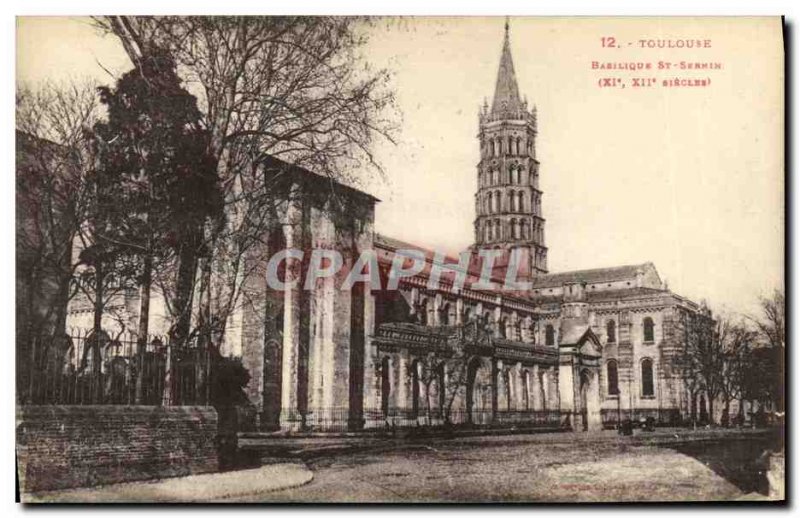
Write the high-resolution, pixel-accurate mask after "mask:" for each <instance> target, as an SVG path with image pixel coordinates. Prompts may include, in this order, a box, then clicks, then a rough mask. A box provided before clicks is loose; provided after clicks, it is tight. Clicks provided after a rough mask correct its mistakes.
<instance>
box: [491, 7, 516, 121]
mask: <svg viewBox="0 0 800 518" xmlns="http://www.w3.org/2000/svg"><path fill="white" fill-rule="evenodd" d="M521 108H522V100H521V99H520V97H519V87H518V86H517V76H516V74H515V73H514V61H513V59H511V38H510V36H509V23H508V17H506V23H505V37H504V38H503V50H502V51H501V53H500V67H499V68H498V70H497V82H496V83H495V88H494V99H493V100H492V114H499V113H502V112H518V111H520V110H521Z"/></svg>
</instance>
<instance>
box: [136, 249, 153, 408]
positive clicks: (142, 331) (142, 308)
mask: <svg viewBox="0 0 800 518" xmlns="http://www.w3.org/2000/svg"><path fill="white" fill-rule="evenodd" d="M152 277H153V258H152V257H151V256H150V255H146V256H145V258H144V271H143V272H142V283H141V294H140V296H139V333H138V335H139V336H138V343H137V344H136V362H137V369H136V396H135V398H136V399H135V401H136V404H137V405H141V404H142V403H143V402H142V396H143V392H144V357H145V352H146V349H147V336H148V334H149V332H150V285H151V284H152Z"/></svg>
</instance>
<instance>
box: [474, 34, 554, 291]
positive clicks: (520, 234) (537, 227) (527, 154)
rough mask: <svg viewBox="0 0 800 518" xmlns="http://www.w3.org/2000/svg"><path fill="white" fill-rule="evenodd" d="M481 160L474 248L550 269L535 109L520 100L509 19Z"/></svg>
mask: <svg viewBox="0 0 800 518" xmlns="http://www.w3.org/2000/svg"><path fill="white" fill-rule="evenodd" d="M478 121H479V132H478V139H479V141H480V162H479V163H478V171H477V172H478V192H477V193H476V194H475V215H476V217H475V244H474V245H473V247H472V248H473V249H487V248H495V249H500V250H504V251H507V252H510V251H512V250H514V249H523V250H525V251H527V252H528V259H527V260H528V261H529V263H528V264H526V265H525V266H526V270H527V272H528V274H529V275H530V276H535V275H538V274H541V273H547V247H545V245H544V222H545V220H544V218H543V217H542V191H540V190H539V161H538V160H536V133H537V130H536V107H535V106H534V107H532V108H531V109H528V101H527V99H525V100H523V99H521V98H520V94H519V87H518V86H517V77H516V74H515V73H514V61H513V60H512V59H511V43H510V36H509V27H508V21H506V25H505V37H504V39H503V49H502V51H501V54H500V67H499V68H498V71H497V82H496V84H495V89H494V98H493V99H492V104H491V107H490V106H489V104H488V103H487V102H486V101H485V100H484V103H483V107H482V108H481V110H480V113H479V114H478Z"/></svg>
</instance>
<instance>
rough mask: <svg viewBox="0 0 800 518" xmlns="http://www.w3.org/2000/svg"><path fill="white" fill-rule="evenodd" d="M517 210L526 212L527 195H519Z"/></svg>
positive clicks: (519, 193)
mask: <svg viewBox="0 0 800 518" xmlns="http://www.w3.org/2000/svg"><path fill="white" fill-rule="evenodd" d="M517 210H518V211H520V212H525V194H524V193H523V192H522V191H519V192H518V193H517Z"/></svg>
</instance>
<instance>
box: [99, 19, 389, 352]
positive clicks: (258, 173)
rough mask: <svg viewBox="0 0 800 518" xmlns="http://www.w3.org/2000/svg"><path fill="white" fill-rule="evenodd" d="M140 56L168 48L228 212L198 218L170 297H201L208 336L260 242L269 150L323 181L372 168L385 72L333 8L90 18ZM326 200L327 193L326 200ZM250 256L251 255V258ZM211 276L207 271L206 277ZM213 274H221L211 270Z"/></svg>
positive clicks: (267, 207) (385, 93)
mask: <svg viewBox="0 0 800 518" xmlns="http://www.w3.org/2000/svg"><path fill="white" fill-rule="evenodd" d="M96 22H97V24H98V25H99V26H100V27H102V28H103V29H104V30H106V31H108V32H110V33H112V34H114V35H116V36H117V37H118V38H119V40H120V41H121V42H122V45H123V47H124V48H125V50H126V52H127V53H128V55H129V57H130V58H131V61H132V62H133V63H134V64H135V65H136V66H140V64H141V62H142V58H143V56H145V55H146V54H148V53H150V52H152V51H153V49H165V50H167V51H169V52H170V53H171V54H172V56H173V58H174V59H175V61H176V62H177V64H178V67H179V73H180V74H181V75H182V77H183V78H184V80H185V82H186V84H187V88H188V89H189V90H190V91H191V92H192V93H195V94H196V95H197V97H198V100H199V103H198V104H199V107H200V110H201V112H202V124H203V126H204V127H205V129H206V130H207V131H208V133H209V135H210V138H209V139H208V150H207V154H208V155H209V156H210V157H212V160H213V161H214V163H215V164H216V168H217V173H218V176H219V178H220V180H221V184H222V188H223V192H224V197H225V202H226V208H227V213H228V214H229V217H228V218H227V221H226V225H225V226H224V227H222V228H206V231H205V236H204V240H203V246H204V247H207V248H208V249H210V250H212V251H213V252H212V253H211V254H210V257H211V258H210V259H208V260H205V261H202V263H201V264H200V265H199V267H200V270H201V275H200V279H201V281H200V285H199V287H195V286H194V279H195V278H196V276H189V275H187V277H186V278H187V279H189V280H190V282H188V283H186V284H185V285H184V284H181V283H179V284H178V285H177V286H176V287H175V289H174V291H175V298H187V297H188V298H192V297H193V296H195V295H193V294H195V293H196V297H197V298H198V299H199V301H200V314H199V315H198V319H197V321H198V322H201V323H202V324H201V325H202V326H204V327H205V328H206V330H205V331H204V332H208V333H209V335H211V336H213V338H214V339H215V340H219V339H220V337H221V336H222V334H223V333H224V329H225V325H226V322H227V320H228V316H229V315H230V313H231V311H233V309H234V308H235V307H236V306H237V303H238V302H239V301H240V298H241V293H242V289H241V288H242V286H244V285H246V283H247V282H248V275H251V274H252V272H253V269H252V268H251V267H250V266H248V264H246V263H247V262H248V261H255V259H256V258H255V257H254V254H255V255H257V254H258V250H261V249H264V250H266V248H267V247H266V246H265V243H264V240H265V235H266V233H267V231H268V230H269V229H270V228H271V227H273V226H274V225H275V224H276V222H275V217H274V214H275V213H276V210H277V207H276V204H277V203H279V201H278V200H276V197H275V196H272V193H271V185H270V184H269V182H265V178H274V177H276V176H280V174H281V171H274V170H273V171H271V173H269V174H267V173H265V170H264V169H265V167H264V166H263V164H264V163H265V162H264V161H265V159H267V158H269V157H277V158H280V159H282V160H285V161H287V162H290V163H292V164H295V165H299V166H303V167H306V168H308V169H310V170H312V171H314V172H316V173H318V174H322V175H325V176H327V177H329V178H330V179H332V180H337V181H344V182H349V181H353V180H355V179H356V178H359V177H361V176H362V175H363V173H364V172H365V171H374V172H378V173H380V172H381V170H380V166H379V165H378V164H377V162H376V161H375V158H374V155H373V154H372V145H373V143H374V141H375V139H376V138H388V139H390V140H391V134H392V130H393V126H392V124H391V123H390V122H389V120H388V119H386V118H384V117H383V112H384V110H385V109H386V108H388V107H390V106H392V103H393V95H392V93H391V91H390V90H389V89H388V88H387V85H388V78H389V77H388V73H387V72H386V71H382V70H381V71H377V72H373V71H371V70H370V69H369V68H368V67H366V66H365V65H364V63H363V61H362V60H361V59H360V55H359V51H360V49H361V47H362V46H363V44H364V43H365V41H366V39H365V36H364V31H363V30H362V28H361V22H360V21H359V20H357V19H353V18H340V17H339V18H336V17H127V16H115V17H104V18H98V19H96ZM336 208H337V204H336V203H335V200H334V203H333V204H332V210H335V209H336ZM256 262H257V261H256ZM212 279H216V280H214V281H212ZM220 279H222V280H221V281H220Z"/></svg>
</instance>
